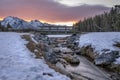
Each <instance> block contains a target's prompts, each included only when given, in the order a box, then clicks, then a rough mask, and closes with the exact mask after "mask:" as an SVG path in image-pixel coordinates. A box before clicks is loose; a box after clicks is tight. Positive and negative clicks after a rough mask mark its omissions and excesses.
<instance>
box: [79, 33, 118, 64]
mask: <svg viewBox="0 0 120 80" xmlns="http://www.w3.org/2000/svg"><path fill="white" fill-rule="evenodd" d="M115 42H120V32H93V33H88V34H84V35H81V36H80V39H79V47H85V46H88V45H91V46H92V48H94V50H95V52H97V53H98V54H102V53H103V52H105V50H109V51H106V52H110V51H120V48H118V47H115V46H113V45H114V44H115ZM116 63H117V64H118V63H119V64H120V58H118V59H116Z"/></svg>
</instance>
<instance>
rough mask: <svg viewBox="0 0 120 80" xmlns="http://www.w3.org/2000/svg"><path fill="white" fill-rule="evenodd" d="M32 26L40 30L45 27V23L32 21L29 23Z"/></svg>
mask: <svg viewBox="0 0 120 80" xmlns="http://www.w3.org/2000/svg"><path fill="white" fill-rule="evenodd" d="M29 24H30V25H32V26H33V27H34V28H39V27H41V26H44V23H42V22H40V21H38V20H32V21H31V22H29Z"/></svg>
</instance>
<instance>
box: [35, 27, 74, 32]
mask: <svg viewBox="0 0 120 80" xmlns="http://www.w3.org/2000/svg"><path fill="white" fill-rule="evenodd" d="M37 31H39V32H44V33H73V32H74V29H73V26H42V27H40V28H39V29H38V30H37Z"/></svg>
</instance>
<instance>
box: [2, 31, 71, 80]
mask: <svg viewBox="0 0 120 80" xmlns="http://www.w3.org/2000/svg"><path fill="white" fill-rule="evenodd" d="M25 43H26V41H24V40H23V39H21V37H20V34H19V33H10V32H6V33H3V32H0V80H70V79H69V78H68V77H66V76H65V75H62V74H60V73H58V72H55V71H54V70H53V69H51V68H49V67H48V65H47V64H46V63H45V61H44V60H43V59H35V58H34V57H33V56H32V53H31V52H30V51H29V50H28V49H27V48H26V46H25Z"/></svg>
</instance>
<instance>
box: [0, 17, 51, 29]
mask: <svg viewBox="0 0 120 80" xmlns="http://www.w3.org/2000/svg"><path fill="white" fill-rule="evenodd" d="M8 25H10V26H11V27H12V28H13V29H39V28H40V27H43V26H50V24H47V23H42V22H40V21H38V20H32V21H31V22H27V21H24V20H23V19H20V18H17V17H12V16H8V17H6V18H4V19H3V20H2V21H1V26H3V27H8Z"/></svg>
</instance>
